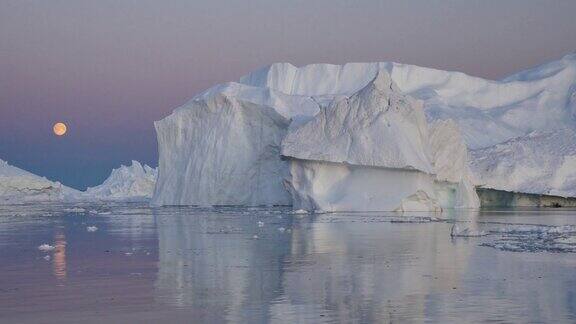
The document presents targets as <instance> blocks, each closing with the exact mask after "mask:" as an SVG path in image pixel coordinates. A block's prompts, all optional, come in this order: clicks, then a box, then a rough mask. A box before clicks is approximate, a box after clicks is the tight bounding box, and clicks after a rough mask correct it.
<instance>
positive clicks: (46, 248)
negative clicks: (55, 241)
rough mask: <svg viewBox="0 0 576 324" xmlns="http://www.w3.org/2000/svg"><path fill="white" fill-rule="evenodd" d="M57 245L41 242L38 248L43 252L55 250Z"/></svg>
mask: <svg viewBox="0 0 576 324" xmlns="http://www.w3.org/2000/svg"><path fill="white" fill-rule="evenodd" d="M54 249H55V247H54V246H53V245H50V244H46V243H44V244H41V245H40V246H38V250H40V251H42V252H50V251H54Z"/></svg>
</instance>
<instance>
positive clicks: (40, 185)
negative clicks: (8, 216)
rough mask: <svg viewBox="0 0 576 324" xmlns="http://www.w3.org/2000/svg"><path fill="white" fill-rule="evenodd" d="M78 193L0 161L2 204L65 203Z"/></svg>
mask: <svg viewBox="0 0 576 324" xmlns="http://www.w3.org/2000/svg"><path fill="white" fill-rule="evenodd" d="M78 193H79V191H77V190H75V189H72V188H69V187H66V186H64V185H62V184H61V183H59V182H56V181H50V180H48V179H46V178H44V177H40V176H37V175H35V174H33V173H30V172H28V171H24V170H22V169H20V168H17V167H15V166H12V165H9V164H8V163H7V162H5V161H3V160H0V204H14V203H28V202H39V201H64V200H66V199H69V198H70V197H72V196H74V195H76V194H78Z"/></svg>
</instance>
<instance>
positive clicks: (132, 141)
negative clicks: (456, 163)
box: [0, 0, 576, 188]
mask: <svg viewBox="0 0 576 324" xmlns="http://www.w3.org/2000/svg"><path fill="white" fill-rule="evenodd" d="M575 13H576V1H574V0H442V1H440V0H398V1H376V0H356V1H351V0H349V1H346V0H293V1H292V0H290V1H289V0H227V1H223V0H189V1H184V0H180V1H176V0H172V1H170V0H162V1H158V0H154V1H149V0H93V1H89V0H37V1H29V0H0V159H3V160H6V161H8V162H10V163H11V164H13V165H16V166H18V167H21V168H24V169H26V170H29V171H31V172H34V173H36V174H40V175H43V176H46V177H48V178H49V179H52V180H58V181H60V182H62V183H63V184H66V185H69V186H72V187H76V188H85V187H86V186H93V185H97V184H99V183H101V182H102V181H103V180H104V179H105V178H106V177H107V175H108V174H109V172H110V170H111V169H112V168H113V167H118V166H119V165H120V164H121V163H124V164H125V163H127V162H129V161H130V160H132V159H135V160H140V161H143V162H145V163H148V164H151V165H153V166H155V165H157V149H156V145H157V143H156V138H155V133H154V129H153V125H152V122H153V121H154V120H158V119H161V118H162V117H163V116H166V115H168V114H169V113H170V112H171V111H172V109H174V108H176V107H177V106H179V105H181V104H182V103H184V102H185V101H186V100H187V99H188V98H190V97H192V96H193V95H194V94H195V93H197V92H199V91H201V90H203V89H206V88H208V87H210V86H211V85H214V84H216V83H219V82H223V81H229V80H236V79H238V78H239V77H240V76H242V75H243V74H246V73H247V72H250V71H251V70H254V69H256V68H259V67H261V66H264V65H267V64H270V63H273V62H291V63H293V64H296V65H303V64H307V63H319V62H323V63H345V62H351V61H355V62H360V61H397V62H403V63H411V64H417V65H422V66H428V67H434V68H439V69H448V70H459V71H463V72H466V73H468V74H472V75H476V76H481V77H487V78H493V79H494V78H501V77H503V76H505V75H507V74H509V73H512V72H515V71H518V70H521V69H524V68H528V67H531V66H534V65H538V64H541V63H544V62H546V61H550V60H554V59H558V58H560V57H562V56H563V55H564V54H566V53H568V52H571V51H574V50H576V19H574V15H575ZM56 121H64V122H65V123H67V124H68V127H69V131H68V134H67V135H66V136H64V137H61V138H57V137H55V136H54V135H52V130H51V129H52V125H53V123H54V122H56Z"/></svg>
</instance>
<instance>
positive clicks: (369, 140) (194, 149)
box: [152, 70, 477, 210]
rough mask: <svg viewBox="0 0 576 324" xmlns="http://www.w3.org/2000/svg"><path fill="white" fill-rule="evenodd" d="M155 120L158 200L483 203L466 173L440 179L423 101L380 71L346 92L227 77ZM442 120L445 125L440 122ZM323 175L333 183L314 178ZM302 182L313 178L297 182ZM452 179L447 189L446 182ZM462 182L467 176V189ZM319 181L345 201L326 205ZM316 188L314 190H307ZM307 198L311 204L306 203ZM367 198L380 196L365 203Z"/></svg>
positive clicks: (378, 205) (421, 205)
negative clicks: (294, 90) (292, 90)
mask: <svg viewBox="0 0 576 324" xmlns="http://www.w3.org/2000/svg"><path fill="white" fill-rule="evenodd" d="M327 91H328V90H327ZM350 103H352V104H350ZM351 105H352V106H351ZM326 117H327V118H328V119H326ZM327 122H329V123H331V124H330V126H328V128H327V129H329V131H331V132H332V134H331V135H328V134H326V132H320V133H321V134H317V132H318V129H317V127H318V125H317V124H319V123H320V124H322V123H327ZM372 123H373V124H372ZM155 126H156V130H157V135H158V143H159V153H160V159H159V174H158V182H157V185H156V189H155V194H154V197H153V199H152V204H154V205H290V204H294V205H295V206H299V207H295V208H297V209H299V208H307V209H322V210H394V209H401V210H440V208H441V207H477V197H476V194H475V192H474V190H473V187H472V185H471V183H469V182H466V181H467V178H466V179H464V178H463V177H462V176H461V175H460V174H458V175H456V176H455V177H457V178H458V179H457V181H452V180H453V179H445V178H442V179H440V178H437V177H436V176H435V164H436V163H439V161H436V160H434V159H433V158H432V156H431V155H430V153H431V152H429V150H430V145H431V144H432V142H431V138H430V137H429V134H428V125H427V122H426V118H425V115H424V113H423V111H422V107H421V106H420V104H419V103H418V102H416V101H414V100H412V99H411V98H409V97H407V96H405V95H403V94H402V93H401V92H400V90H399V89H397V88H396V86H395V85H394V83H393V82H392V81H391V79H390V76H389V75H388V73H387V72H386V71H384V70H382V71H381V73H380V74H378V77H376V75H375V78H374V79H373V80H372V82H371V83H370V84H367V85H365V87H364V88H363V89H361V91H359V92H358V93H355V94H351V95H350V96H347V95H333V94H332V93H331V92H327V93H325V94H322V93H321V94H318V95H316V96H309V95H306V94H302V95H299V94H287V93H284V92H282V91H280V90H275V89H271V88H269V87H255V86H251V85H246V84H241V83H227V84H224V85H219V86H216V87H214V88H212V89H209V90H207V91H205V92H204V93H201V94H200V95H198V96H196V97H194V98H193V99H192V100H191V101H190V102H188V103H187V104H186V105H184V106H183V107H180V108H178V109H176V110H175V111H174V112H173V114H171V115H170V116H168V117H166V118H164V119H163V120H161V121H159V122H156V123H155ZM444 126H449V125H448V124H446V125H444V124H442V125H440V124H439V125H438V127H439V128H443V127H444ZM454 130H456V131H457V129H456V128H454V127H453V128H449V127H448V128H446V131H448V132H453V131H454ZM442 133H443V131H441V130H437V131H436V132H435V134H442ZM321 135H327V136H328V137H327V138H324V139H323V138H321ZM456 139H457V140H460V137H459V136H458V137H456ZM327 143H329V144H330V145H327ZM450 143H452V142H450ZM439 146H442V145H439ZM457 147H463V148H464V150H463V154H464V156H463V157H462V160H464V161H465V160H466V153H467V152H466V148H465V146H464V145H463V144H461V143H460V146H457ZM281 150H282V152H281ZM438 156H440V155H438ZM454 161H460V160H458V159H454ZM450 163H451V162H450ZM445 167H448V168H449V166H447V165H445ZM310 168H311V169H312V170H311V171H310V170H309V169H310ZM462 170H467V169H462ZM323 173H325V174H326V175H325V178H326V179H330V180H332V182H323V180H322V179H321V178H313V177H312V178H311V177H309V175H310V174H318V175H319V174H323ZM348 173H353V176H346V180H347V181H348V183H347V182H346V181H340V182H339V183H336V182H335V181H336V180H337V175H339V174H344V175H345V174H348ZM299 176H300V178H298V177H299ZM302 177H304V178H302ZM297 178H298V179H297ZM285 180H286V185H287V188H288V190H287V189H286V187H285V185H284V184H283V182H284V181H285ZM341 180H343V179H341ZM437 180H439V181H437ZM306 181H307V182H311V183H309V184H307V185H305V186H299V185H296V183H298V184H304V182H306ZM450 181H452V182H451V183H450V186H449V189H446V188H447V186H443V185H441V184H440V182H446V183H448V182H450ZM460 182H462V183H465V184H464V187H466V188H467V190H466V191H465V192H462V190H461V189H462V188H464V187H462V185H461V184H460ZM318 187H322V188H324V189H326V190H335V191H336V193H331V194H329V196H331V197H335V196H337V197H338V199H340V202H339V203H335V202H332V203H330V204H328V205H327V204H324V203H320V201H321V200H322V198H321V197H320V196H319V195H316V193H318V190H317V189H318ZM310 188H315V189H314V190H312V192H308V193H306V190H308V189H310ZM359 188H361V190H360V191H357V190H358V189H359ZM399 188H404V189H403V190H399ZM439 188H444V189H442V190H440V189H439ZM367 192H369V193H367ZM440 192H444V194H440ZM312 193H313V194H314V195H316V196H310V195H311V194H312ZM468 193H471V194H472V196H470V197H467V196H466V195H467V194H468ZM359 195H360V196H363V197H365V196H366V195H368V196H370V195H372V196H373V198H362V199H359V198H358V197H359ZM304 197H307V198H306V199H308V198H310V199H311V200H313V201H314V203H304V201H305V198H304ZM439 197H443V198H445V199H444V200H443V201H440V200H439V199H438V198H439ZM462 197H465V199H463V198H462ZM366 199H372V201H373V202H374V203H373V204H368V205H366V204H365V202H366V201H367V200H366ZM345 201H348V202H349V203H344V202H345Z"/></svg>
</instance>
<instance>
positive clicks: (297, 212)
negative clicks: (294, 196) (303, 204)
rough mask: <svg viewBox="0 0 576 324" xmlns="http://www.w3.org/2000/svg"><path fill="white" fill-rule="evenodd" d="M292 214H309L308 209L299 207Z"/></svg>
mask: <svg viewBox="0 0 576 324" xmlns="http://www.w3.org/2000/svg"><path fill="white" fill-rule="evenodd" d="M292 214H308V211H307V210H306V209H297V210H295V211H293V212H292Z"/></svg>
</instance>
